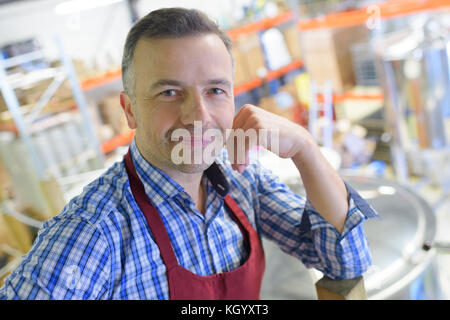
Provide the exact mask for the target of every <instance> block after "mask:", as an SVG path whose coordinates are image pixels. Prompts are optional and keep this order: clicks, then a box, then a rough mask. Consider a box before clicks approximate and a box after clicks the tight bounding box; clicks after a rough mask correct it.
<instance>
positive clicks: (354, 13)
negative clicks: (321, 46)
mask: <svg viewBox="0 0 450 320" xmlns="http://www.w3.org/2000/svg"><path fill="white" fill-rule="evenodd" d="M444 7H449V8H450V0H421V1H417V0H391V1H384V2H380V3H375V4H371V5H370V6H367V7H365V8H362V9H358V10H351V11H345V12H338V13H333V14H329V15H326V16H323V17H318V18H313V19H308V20H301V21H298V22H297V26H298V28H299V29H300V30H301V31H307V30H314V29H323V28H341V27H350V26H355V25H360V24H365V23H367V21H368V19H369V18H370V17H371V16H373V18H379V19H381V20H384V19H391V18H397V17H402V16H406V15H410V14H414V13H419V12H423V11H430V10H438V9H442V8H444ZM371 9H372V10H371Z"/></svg>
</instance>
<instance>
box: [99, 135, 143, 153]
mask: <svg viewBox="0 0 450 320" xmlns="http://www.w3.org/2000/svg"><path fill="white" fill-rule="evenodd" d="M134 133H135V130H130V131H128V132H125V133H122V134H119V135H117V136H115V137H114V138H112V139H110V140H108V141H105V142H103V143H102V151H103V153H109V152H111V151H113V150H114V149H116V148H118V147H121V146H124V145H127V144H130V143H131V141H133V138H134Z"/></svg>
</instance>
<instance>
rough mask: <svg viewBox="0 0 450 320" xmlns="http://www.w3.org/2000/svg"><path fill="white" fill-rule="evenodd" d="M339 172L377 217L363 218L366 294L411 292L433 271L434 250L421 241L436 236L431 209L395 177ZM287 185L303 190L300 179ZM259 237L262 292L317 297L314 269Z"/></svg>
mask: <svg viewBox="0 0 450 320" xmlns="http://www.w3.org/2000/svg"><path fill="white" fill-rule="evenodd" d="M343 178H344V180H345V181H347V182H348V183H349V184H350V185H351V186H352V187H353V188H355V190H357V191H358V192H359V193H360V195H361V196H362V197H363V198H365V199H366V200H367V201H368V203H369V204H370V205H372V206H373V207H374V208H375V210H377V212H378V213H379V215H380V218H381V219H370V220H368V221H365V222H364V231H365V233H366V235H367V239H368V242H369V246H370V251H371V254H372V259H373V265H372V267H370V269H369V270H368V271H367V272H366V273H365V274H364V283H365V287H366V291H367V297H368V299H410V298H413V297H411V295H410V289H411V285H412V284H414V282H415V281H417V280H419V281H420V277H421V276H423V275H424V274H425V273H426V272H428V271H429V272H432V264H431V262H432V260H433V257H434V255H435V251H434V250H433V249H432V250H429V251H426V250H424V249H422V246H423V244H424V242H425V241H433V240H434V237H435V233H436V219H435V216H434V213H433V211H432V209H431V208H430V206H429V205H428V204H427V203H426V202H425V201H424V200H423V199H422V198H421V197H420V196H419V195H417V194H416V193H415V192H414V191H412V190H411V189H409V188H407V187H404V186H402V185H399V184H397V183H395V182H392V181H388V180H385V179H380V178H367V177H359V176H350V175H343ZM288 185H289V186H290V188H291V189H292V190H293V191H294V192H296V193H298V194H301V195H305V191H304V189H303V187H302V184H301V182H300V180H298V181H297V182H293V181H291V182H289V183H288ZM263 243H264V247H265V250H266V261H267V263H266V265H267V267H266V273H265V276H264V280H263V286H262V292H261V298H262V299H316V298H317V297H316V291H315V288H314V280H315V278H316V277H317V276H316V275H315V272H312V270H311V269H309V270H308V269H306V268H305V267H304V266H303V264H302V263H301V262H300V261H299V260H297V259H296V258H293V257H291V256H289V255H287V254H285V253H283V252H282V251H281V250H280V249H279V248H278V247H277V246H276V245H275V244H274V243H272V242H269V241H264V242H263ZM431 290H437V291H438V288H432V289H431ZM431 298H435V297H431Z"/></svg>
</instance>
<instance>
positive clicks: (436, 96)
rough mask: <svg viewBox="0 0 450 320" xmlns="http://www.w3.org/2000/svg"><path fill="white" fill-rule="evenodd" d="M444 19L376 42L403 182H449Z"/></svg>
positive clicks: (449, 88) (449, 44)
mask: <svg viewBox="0 0 450 320" xmlns="http://www.w3.org/2000/svg"><path fill="white" fill-rule="evenodd" d="M447 18H448V16H447ZM441 20H442V19H438V17H435V16H429V17H428V18H427V20H423V21H422V23H420V22H421V20H418V23H417V24H416V25H412V26H411V27H410V28H408V29H404V30H399V31H395V32H391V33H389V34H384V35H382V36H381V37H379V38H375V39H373V41H372V47H373V49H374V52H375V57H376V66H377V73H378V76H379V79H380V82H381V84H382V88H383V91H384V94H385V107H386V108H385V118H386V131H387V132H389V133H390V134H391V136H392V138H393V139H392V141H391V151H392V152H391V153H392V160H393V165H394V169H395V171H396V174H397V178H398V179H399V181H401V182H405V181H406V180H407V175H408V172H409V173H413V174H417V175H425V176H427V177H428V178H431V180H432V182H434V183H435V184H438V185H442V184H445V183H446V182H449V181H450V161H449V160H450V62H449V61H450V32H449V27H448V26H446V25H445V24H443V23H442V21H441Z"/></svg>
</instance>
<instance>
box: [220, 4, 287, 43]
mask: <svg viewBox="0 0 450 320" xmlns="http://www.w3.org/2000/svg"><path fill="white" fill-rule="evenodd" d="M294 17H295V14H294V13H293V12H291V11H289V12H286V13H282V14H280V15H278V16H276V17H273V18H266V19H263V20H261V21H256V22H253V23H250V24H247V25H244V26H242V27H238V28H234V29H231V30H228V31H227V34H228V36H229V37H230V38H231V39H233V40H236V39H238V38H239V37H240V36H242V35H246V34H252V33H256V32H258V31H262V30H266V29H269V28H272V27H275V26H277V25H279V24H282V23H285V22H289V21H291V20H293V19H294Z"/></svg>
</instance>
